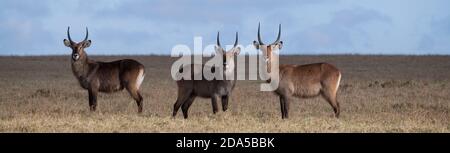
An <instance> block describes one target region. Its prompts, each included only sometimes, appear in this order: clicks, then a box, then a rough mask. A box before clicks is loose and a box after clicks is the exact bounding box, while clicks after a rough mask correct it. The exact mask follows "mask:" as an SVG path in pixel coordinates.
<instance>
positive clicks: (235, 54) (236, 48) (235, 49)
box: [233, 46, 241, 56]
mask: <svg viewBox="0 0 450 153" xmlns="http://www.w3.org/2000/svg"><path fill="white" fill-rule="evenodd" d="M239 53H241V47H239V46H238V47H235V48H234V49H233V54H234V56H237V55H239Z"/></svg>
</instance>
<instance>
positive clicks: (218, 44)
mask: <svg viewBox="0 0 450 153" xmlns="http://www.w3.org/2000/svg"><path fill="white" fill-rule="evenodd" d="M219 35H220V33H219V31H217V46H219V47H221V46H220V40H219Z"/></svg>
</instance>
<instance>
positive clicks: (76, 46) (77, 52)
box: [64, 27, 91, 62]
mask: <svg viewBox="0 0 450 153" xmlns="http://www.w3.org/2000/svg"><path fill="white" fill-rule="evenodd" d="M88 35H89V32H88V28H87V27H86V37H85V38H84V40H83V41H81V42H79V43H77V42H74V41H72V38H70V27H67V38H68V39H69V40H67V39H64V45H66V46H67V47H70V48H71V49H72V61H74V62H76V61H78V60H80V59H85V58H86V57H87V55H86V52H84V49H85V48H88V47H89V46H91V40H88Z"/></svg>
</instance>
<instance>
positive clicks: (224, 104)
mask: <svg viewBox="0 0 450 153" xmlns="http://www.w3.org/2000/svg"><path fill="white" fill-rule="evenodd" d="M222 110H223V111H224V112H225V111H227V110H228V95H226V96H222Z"/></svg>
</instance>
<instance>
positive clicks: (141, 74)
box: [136, 69, 145, 89]
mask: <svg viewBox="0 0 450 153" xmlns="http://www.w3.org/2000/svg"><path fill="white" fill-rule="evenodd" d="M144 78H145V74H144V70H143V69H140V70H139V75H138V77H137V79H136V88H137V89H139V87H140V86H141V84H142V82H143V81H144Z"/></svg>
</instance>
